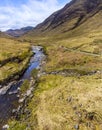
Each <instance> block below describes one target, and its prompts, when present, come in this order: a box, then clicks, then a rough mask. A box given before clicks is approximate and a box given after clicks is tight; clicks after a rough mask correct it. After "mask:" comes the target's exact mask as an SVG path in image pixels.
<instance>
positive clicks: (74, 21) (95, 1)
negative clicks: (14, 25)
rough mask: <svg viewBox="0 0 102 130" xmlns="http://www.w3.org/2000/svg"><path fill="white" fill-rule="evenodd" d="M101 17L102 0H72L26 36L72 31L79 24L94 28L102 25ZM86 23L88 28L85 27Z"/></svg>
mask: <svg viewBox="0 0 102 130" xmlns="http://www.w3.org/2000/svg"><path fill="white" fill-rule="evenodd" d="M101 19H102V0H72V1H71V2H70V3H68V4H66V5H65V7H64V8H62V9H61V10H59V11H56V12H55V13H53V14H52V15H51V16H49V17H48V18H47V19H46V20H45V21H44V22H42V23H41V24H39V25H37V26H36V27H35V28H34V29H33V30H32V31H30V32H29V33H28V34H27V35H25V37H33V36H34V37H36V36H41V35H44V36H48V35H50V36H54V35H55V34H65V33H71V31H72V30H75V29H77V28H78V27H79V26H80V28H81V29H82V30H83V29H84V30H85V31H87V30H89V28H90V30H94V29H97V28H100V27H102V22H101ZM97 21H98V22H97ZM86 25H87V28H85V26H86ZM94 25H95V26H94ZM76 31H77V30H76ZM80 32H82V31H80ZM76 33H77V32H76Z"/></svg>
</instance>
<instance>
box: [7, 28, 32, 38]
mask: <svg viewBox="0 0 102 130" xmlns="http://www.w3.org/2000/svg"><path fill="white" fill-rule="evenodd" d="M32 29H33V27H31V26H28V27H24V28H21V29H15V30H13V29H9V30H7V31H6V32H5V33H6V34H8V35H11V36H14V37H19V36H21V35H23V34H25V33H27V32H29V31H31V30H32Z"/></svg>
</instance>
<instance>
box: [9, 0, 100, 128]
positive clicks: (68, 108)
mask: <svg viewBox="0 0 102 130" xmlns="http://www.w3.org/2000/svg"><path fill="white" fill-rule="evenodd" d="M101 19H102V0H72V1H71V2H70V3H68V4H67V5H66V6H65V7H64V8H62V9H61V10H59V11H57V12H55V13H53V14H52V15H51V16H49V17H48V18H47V19H46V20H45V21H44V22H43V23H41V24H39V25H38V26H36V27H35V28H34V29H33V30H32V31H30V32H29V33H27V34H25V35H24V36H22V37H20V40H26V41H31V43H32V44H34V45H41V46H43V48H44V52H45V54H46V64H44V66H43V67H42V71H43V72H44V73H41V72H40V73H41V75H40V77H39V78H38V79H37V85H36V86H33V87H35V90H34V92H33V96H32V97H31V98H30V99H29V101H28V103H27V104H26V105H25V109H24V110H23V112H22V113H21V114H20V115H19V119H18V118H17V119H13V120H10V121H9V126H10V128H9V130H15V129H18V130H25V129H29V130H102V94H101V92H102V22H101ZM28 86H29V85H28Z"/></svg>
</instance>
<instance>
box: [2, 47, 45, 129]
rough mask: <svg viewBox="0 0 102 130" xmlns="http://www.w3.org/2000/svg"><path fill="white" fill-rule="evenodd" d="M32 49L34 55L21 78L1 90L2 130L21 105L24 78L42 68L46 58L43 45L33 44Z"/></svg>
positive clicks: (29, 76) (28, 77)
mask: <svg viewBox="0 0 102 130" xmlns="http://www.w3.org/2000/svg"><path fill="white" fill-rule="evenodd" d="M32 51H33V53H34V55H33V56H32V58H31V60H30V63H29V67H28V68H27V70H26V71H25V73H24V74H23V76H22V77H21V79H20V80H19V81H17V82H15V83H13V84H11V85H9V87H8V89H7V87H6V89H4V90H3V91H0V130H1V129H2V126H3V125H5V123H6V122H7V121H8V119H9V118H11V116H12V111H13V110H14V109H16V108H17V107H18V106H19V103H18V100H19V96H18V88H19V87H20V86H21V85H22V83H23V82H24V80H26V79H28V80H29V79H30V78H31V72H32V70H33V69H37V68H40V66H41V62H42V61H43V60H44V56H45V55H44V54H43V51H42V47H40V46H33V47H32Z"/></svg>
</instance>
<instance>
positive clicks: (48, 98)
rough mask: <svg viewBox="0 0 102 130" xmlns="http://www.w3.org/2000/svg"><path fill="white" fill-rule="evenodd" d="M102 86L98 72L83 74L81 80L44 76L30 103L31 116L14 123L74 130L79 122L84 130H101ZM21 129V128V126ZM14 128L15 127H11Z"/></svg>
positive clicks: (38, 129)
mask: <svg viewBox="0 0 102 130" xmlns="http://www.w3.org/2000/svg"><path fill="white" fill-rule="evenodd" d="M101 86H102V80H101V79H100V78H99V77H98V75H94V76H82V77H80V79H79V78H76V77H63V76H59V75H57V76H55V75H47V76H42V77H41V78H40V81H39V85H38V87H37V88H36V90H35V92H34V97H33V99H32V100H31V102H30V103H29V104H28V108H27V109H29V110H30V116H29V117H28V118H27V119H26V121H24V120H23V122H22V121H21V122H20V121H18V122H16V123H15V122H14V123H13V126H14V128H15V124H22V125H24V126H25V124H26V128H28V129H29V130H47V129H48V130H62V129H63V130H72V129H74V126H75V125H77V124H78V125H79V127H80V129H82V130H87V129H88V130H91V128H92V127H93V128H95V129H96V130H101V128H102V127H101V125H102V124H101V123H102V115H101V113H102V111H101V108H102V105H101V104H102V100H101V98H102V97H101V91H102V88H101ZM89 97H90V98H89ZM99 99H100V100H99ZM11 122H12V121H11ZM10 126H12V125H10ZM27 126H29V127H27ZM17 128H19V129H20V126H19V125H18V127H17ZM24 129H25V128H22V130H24ZM10 130H13V128H12V127H10Z"/></svg>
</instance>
